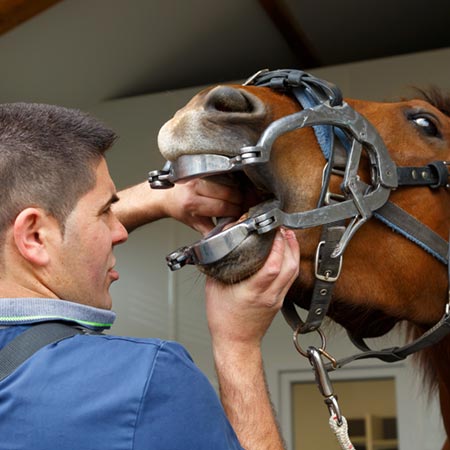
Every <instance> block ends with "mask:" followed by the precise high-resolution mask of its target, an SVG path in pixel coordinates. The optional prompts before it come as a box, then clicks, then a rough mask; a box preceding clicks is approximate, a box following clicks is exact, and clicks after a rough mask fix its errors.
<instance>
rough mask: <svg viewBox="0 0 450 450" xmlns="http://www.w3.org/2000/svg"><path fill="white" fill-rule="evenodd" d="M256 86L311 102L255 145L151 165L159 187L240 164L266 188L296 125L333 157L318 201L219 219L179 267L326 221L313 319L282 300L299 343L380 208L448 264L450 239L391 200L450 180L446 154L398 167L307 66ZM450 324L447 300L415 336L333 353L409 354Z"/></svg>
mask: <svg viewBox="0 0 450 450" xmlns="http://www.w3.org/2000/svg"><path fill="white" fill-rule="evenodd" d="M249 84H251V85H254V86H264V87H269V88H272V89H275V90H278V91H282V92H287V93H290V94H292V95H294V96H295V98H296V99H297V100H298V102H299V103H300V104H301V105H302V107H303V110H302V111H300V112H297V113H294V114H291V115H288V116H286V117H282V118H280V119H278V120H276V121H274V122H272V123H271V124H270V125H269V126H268V127H267V128H266V130H265V131H264V132H263V133H262V135H261V137H260V139H259V140H258V143H257V144H256V145H255V146H247V147H243V148H241V149H240V151H239V153H238V154H237V155H236V156H233V157H228V156H224V155H216V154H201V155H183V156H180V157H179V158H178V159H177V160H176V161H173V162H167V163H166V165H165V166H164V169H163V170H161V171H152V172H150V173H149V182H150V185H151V187H152V188H168V187H171V186H173V183H175V182H176V181H179V180H185V179H189V178H196V177H205V176H210V175H216V174H223V173H230V172H234V171H239V170H241V171H245V173H246V175H247V176H248V177H249V178H250V180H251V181H252V182H253V183H254V184H256V185H257V186H258V185H259V186H261V185H263V186H265V187H268V186H270V179H269V178H268V177H266V176H265V175H264V173H265V172H264V167H265V166H266V165H268V164H269V160H270V153H271V149H272V146H273V143H274V142H275V140H276V139H277V138H278V137H280V136H281V135H283V134H284V133H287V132H289V131H293V130H296V129H300V128H303V127H306V126H312V127H313V128H314V132H315V134H316V138H317V140H318V142H319V144H320V147H321V149H322V152H323V154H324V157H325V159H326V161H327V164H326V166H325V169H324V175H323V183H322V190H321V194H320V200H319V202H318V205H317V208H315V209H313V210H309V211H305V212H294V213H286V212H284V211H282V210H281V209H279V207H278V206H279V205H278V202H277V201H271V202H268V203H263V204H261V205H259V206H258V207H256V208H255V209H254V210H253V214H252V215H251V216H250V217H249V218H248V219H247V220H245V221H243V222H240V223H237V224H236V225H234V226H232V227H231V228H228V229H227V230H225V231H220V229H221V227H222V225H221V224H218V227H217V228H218V230H213V232H212V233H210V235H208V236H206V237H205V238H203V239H201V240H200V241H197V242H196V243H194V244H192V245H191V246H187V247H182V248H180V249H178V250H177V251H175V252H173V253H171V254H170V255H168V256H167V263H168V265H169V267H170V268H171V269H172V270H177V269H179V268H180V267H182V266H183V265H185V264H199V265H207V264H211V263H213V262H216V261H218V260H220V259H222V258H223V257H225V256H227V255H228V254H229V253H230V252H231V251H233V250H234V249H235V248H236V247H238V246H239V245H240V244H241V243H242V242H243V241H244V240H245V239H246V238H247V237H248V236H249V235H250V234H252V233H258V234H264V233H267V232H270V231H272V230H274V229H276V228H277V227H279V226H281V225H282V226H285V227H287V228H293V229H304V228H310V227H315V226H319V225H320V226H322V237H321V241H320V243H319V245H318V247H317V255H316V265H315V278H316V282H315V286H314V288H313V295H312V300H311V306H310V309H309V312H308V317H307V319H306V321H303V320H302V319H301V318H300V317H299V315H298V313H297V312H296V309H295V307H294V305H293V304H289V303H287V302H285V303H287V304H285V306H284V307H283V313H284V315H285V318H286V320H287V322H288V323H289V324H290V326H291V327H292V328H293V329H294V332H295V334H294V336H295V337H294V339H295V342H297V336H298V334H303V333H307V332H310V331H315V330H319V327H320V325H321V323H322V320H323V318H324V317H325V315H326V312H327V310H328V306H329V303H330V300H331V294H332V290H333V286H334V283H335V281H336V280H337V279H338V277H339V275H340V268H341V265H342V255H343V253H344V250H345V248H346V246H347V245H348V243H349V241H350V239H351V238H352V237H353V235H354V234H355V232H356V231H357V230H358V229H359V228H360V227H361V226H362V225H363V224H364V223H365V222H366V221H367V220H369V219H370V218H371V217H372V216H374V217H376V218H377V219H379V220H380V221H382V222H383V223H385V224H387V225H388V226H390V227H391V228H392V229H393V230H395V231H397V232H399V233H400V234H402V235H403V236H405V237H406V238H408V239H410V240H411V241H412V242H414V243H416V244H417V245H419V246H420V247H421V248H423V249H424V250H425V251H427V252H429V253H430V254H431V255H433V256H434V257H435V258H436V259H437V260H439V261H440V262H441V263H443V264H445V265H448V264H449V263H448V261H449V255H448V252H449V243H448V242H447V241H445V240H444V239H443V238H441V237H440V236H439V235H438V234H437V233H435V232H434V231H432V230H431V229H429V228H428V227H426V226H425V225H424V224H422V223H421V222H419V221H418V220H417V219H415V218H414V217H413V216H411V215H410V214H408V213H407V212H406V211H404V210H402V209H401V208H400V207H398V206H397V205H395V204H394V203H391V202H389V201H388V199H389V195H390V193H391V191H392V190H393V189H396V188H397V187H399V186H429V187H430V188H441V187H444V188H448V187H449V184H448V183H449V172H448V166H449V163H448V162H445V161H435V162H432V163H430V164H428V165H427V166H423V167H397V166H396V165H395V163H394V162H393V161H392V159H391V157H390V155H389V153H388V151H387V149H386V147H385V144H384V142H383V140H382V139H381V137H380V135H379V134H378V132H377V130H376V129H375V128H374V127H373V126H372V124H371V123H370V122H369V121H367V119H365V117H363V116H362V115H361V114H359V113H358V112H357V111H355V110H354V109H352V108H351V107H350V106H349V105H348V104H347V103H346V102H344V101H343V100H342V95H341V92H340V90H339V89H338V88H337V87H336V86H334V85H333V84H331V83H329V82H327V81H324V80H321V79H319V78H316V77H314V76H312V75H310V74H308V73H306V72H303V71H299V70H277V71H272V72H269V71H267V70H264V71H260V72H258V73H256V74H255V75H253V76H252V77H250V78H249V79H248V80H247V82H246V83H244V85H249ZM363 148H364V149H365V150H366V153H367V155H368V157H369V160H370V165H371V174H370V176H371V182H370V183H371V184H366V183H364V182H363V181H361V180H360V178H359V176H358V173H357V172H358V168H359V164H360V159H361V156H362V152H363ZM342 149H344V150H342ZM332 173H338V174H340V175H341V176H342V177H343V181H342V184H341V190H342V193H340V194H334V193H332V192H330V191H329V182H330V177H331V174H332ZM347 222H348V223H347ZM449 279H450V270H449ZM449 303H450V293H449ZM319 331H320V330H319ZM449 332H450V316H449V311H448V307H447V310H446V313H445V314H444V316H443V318H442V319H441V321H440V322H439V323H438V324H437V325H436V326H435V327H433V328H432V329H431V330H430V331H429V332H428V333H425V334H424V335H423V336H422V337H421V338H419V339H418V340H416V341H414V342H413V343H411V344H408V345H407V346H405V347H402V348H400V349H399V348H394V349H386V350H381V351H372V350H370V349H369V348H368V347H367V346H366V344H365V343H364V342H363V341H362V340H358V339H355V338H352V341H353V342H354V343H355V345H357V347H358V348H360V349H361V350H363V352H364V355H366V356H359V357H358V355H355V356H354V357H351V358H347V360H345V361H344V360H343V361H340V362H336V361H334V363H333V366H338V365H342V364H344V363H346V362H349V360H354V359H360V358H361V357H377V358H379V359H382V360H385V361H394V360H399V359H403V358H405V357H406V356H408V355H409V354H410V353H412V352H414V351H417V350H420V349H422V348H424V347H426V346H428V345H431V344H433V343H434V342H436V341H437V340H439V339H442V337H444V336H445V335H446V334H447V333H449ZM360 355H361V354H360Z"/></svg>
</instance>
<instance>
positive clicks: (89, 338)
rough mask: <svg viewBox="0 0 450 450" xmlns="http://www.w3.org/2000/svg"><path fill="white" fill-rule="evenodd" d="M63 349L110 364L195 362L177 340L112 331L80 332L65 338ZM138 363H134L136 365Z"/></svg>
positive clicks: (61, 344)
mask: <svg viewBox="0 0 450 450" xmlns="http://www.w3.org/2000/svg"><path fill="white" fill-rule="evenodd" d="M58 346H60V348H61V351H63V352H64V351H68V352H69V353H71V354H79V355H80V356H82V357H83V358H88V357H89V355H91V357H93V358H96V359H100V360H103V359H108V360H109V361H110V364H114V363H116V364H121V365H123V364H124V363H125V364H126V361H130V362H131V361H136V360H137V359H142V358H145V359H146V360H147V362H150V361H153V362H156V361H158V363H159V364H174V363H181V364H188V365H191V364H193V362H192V358H191V356H190V354H189V352H188V351H187V350H186V349H185V347H184V346H183V345H181V344H180V343H178V342H174V341H168V340H163V339H158V338H140V337H132V336H118V335H112V334H80V335H76V336H73V337H72V338H70V339H66V340H64V341H62V342H61V343H60V344H58ZM133 365H135V363H134V364H133Z"/></svg>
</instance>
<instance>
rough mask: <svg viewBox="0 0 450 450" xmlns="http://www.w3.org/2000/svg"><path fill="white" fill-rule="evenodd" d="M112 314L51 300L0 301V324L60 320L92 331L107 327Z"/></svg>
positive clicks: (23, 299)
mask: <svg viewBox="0 0 450 450" xmlns="http://www.w3.org/2000/svg"><path fill="white" fill-rule="evenodd" d="M115 318H116V313H114V312H113V311H109V310H106V309H100V308H94V307H92V306H87V305H82V304H80V303H74V302H69V301H66V300H59V299H54V298H0V325H24V324H31V323H37V322H48V321H52V320H60V321H64V322H75V323H77V324H79V325H81V326H83V327H86V328H91V329H94V330H104V329H107V328H110V327H111V325H112V324H113V322H114V320H115Z"/></svg>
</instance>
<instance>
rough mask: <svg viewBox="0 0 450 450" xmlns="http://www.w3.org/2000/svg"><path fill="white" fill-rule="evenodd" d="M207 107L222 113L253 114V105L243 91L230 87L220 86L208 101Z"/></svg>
mask: <svg viewBox="0 0 450 450" xmlns="http://www.w3.org/2000/svg"><path fill="white" fill-rule="evenodd" d="M205 107H206V108H207V109H213V110H216V111H220V112H230V113H231V112H238V113H251V112H252V111H253V107H252V104H251V103H250V101H249V100H248V99H247V97H246V96H245V95H244V93H243V92H242V91H239V90H237V89H234V88H232V87H228V86H218V87H216V88H215V89H213V90H212V91H211V92H210V93H209V94H208V97H207V99H206V104H205Z"/></svg>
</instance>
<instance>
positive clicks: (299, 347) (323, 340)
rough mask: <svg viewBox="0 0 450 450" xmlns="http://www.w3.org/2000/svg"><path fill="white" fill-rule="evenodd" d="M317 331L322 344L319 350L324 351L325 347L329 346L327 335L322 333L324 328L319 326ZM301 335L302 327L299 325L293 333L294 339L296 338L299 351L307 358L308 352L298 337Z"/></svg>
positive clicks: (295, 341)
mask: <svg viewBox="0 0 450 450" xmlns="http://www.w3.org/2000/svg"><path fill="white" fill-rule="evenodd" d="M314 331H316V332H317V333H318V334H319V336H320V339H321V341H322V342H321V344H320V347H319V348H318V350H319V352H321V353H322V352H324V351H325V348H326V346H327V340H326V338H325V335H324V334H323V333H322V330H321V329H320V328H317V329H316V330H314ZM299 335H300V327H298V328H297V329H296V330H295V331H294V335H293V340H294V345H295V348H296V349H297V351H298V352H299V353H300V355H302V356H304V357H305V358H308V354H307V353H306V352H305V350H303V348H302V346H301V345H300V344H299V342H298V337H299Z"/></svg>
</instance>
